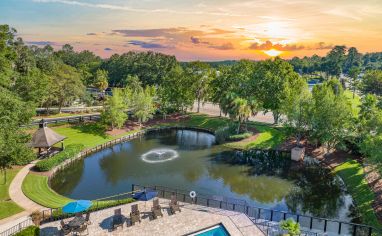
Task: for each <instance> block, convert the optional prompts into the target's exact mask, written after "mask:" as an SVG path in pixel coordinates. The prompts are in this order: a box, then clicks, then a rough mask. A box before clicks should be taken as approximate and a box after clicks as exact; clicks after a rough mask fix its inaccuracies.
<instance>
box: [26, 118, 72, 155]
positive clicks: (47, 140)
mask: <svg viewBox="0 0 382 236" xmlns="http://www.w3.org/2000/svg"><path fill="white" fill-rule="evenodd" d="M64 139H66V137H65V136H62V135H59V134H57V133H56V132H54V131H53V130H52V129H50V128H49V127H48V126H47V125H46V122H44V120H41V122H40V124H39V129H38V130H37V131H36V132H35V133H34V134H33V137H32V143H31V146H32V147H34V148H38V152H39V154H41V149H45V150H46V151H47V154H48V153H49V151H50V149H51V147H52V146H53V145H55V144H56V143H59V142H61V150H63V149H64V143H63V140H64Z"/></svg>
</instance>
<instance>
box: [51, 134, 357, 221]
mask: <svg viewBox="0 0 382 236" xmlns="http://www.w3.org/2000/svg"><path fill="white" fill-rule="evenodd" d="M132 184H139V185H143V186H153V185H158V186H166V187H169V188H176V189H184V190H188V191H191V190H193V191H195V192H196V193H197V194H208V195H218V196H224V197H228V198H235V199H240V200H245V201H246V202H247V203H248V204H249V205H253V206H257V207H264V208H272V209H277V210H284V211H291V212H297V213H300V214H307V215H313V216H320V217H327V218H335V219H341V220H342V221H352V220H353V218H354V213H353V211H354V207H353V203H352V202H353V201H352V198H351V196H350V195H349V194H347V193H346V191H345V189H344V187H343V184H342V182H341V180H340V179H339V178H337V177H335V176H333V175H332V174H331V173H330V171H328V170H326V169H324V168H321V167H320V166H318V165H316V164H309V165H306V166H304V167H301V166H296V164H294V163H292V162H291V161H290V160H289V159H286V158H282V160H281V159H280V158H263V159H261V158H259V159H258V160H256V161H255V163H252V164H248V163H242V161H240V160H237V152H235V151H232V150H230V149H227V148H224V147H223V146H221V145H215V137H214V136H213V135H212V134H209V133H205V132H200V131H193V130H186V129H184V130H175V129H167V130H164V131H157V132H151V133H148V134H146V135H145V136H142V137H141V138H137V139H134V140H131V141H128V142H125V143H121V144H117V145H115V146H113V147H111V148H107V149H105V150H102V151H100V152H98V153H95V154H92V155H90V156H89V157H87V158H85V159H83V160H80V161H77V162H75V164H73V165H70V166H69V167H68V168H65V169H64V170H62V171H60V172H58V173H57V174H56V175H55V177H54V178H53V179H52V181H51V187H52V188H53V189H54V190H55V191H56V192H58V193H59V194H62V195H64V196H67V197H70V198H73V199H90V200H92V199H98V198H103V197H107V196H111V195H115V194H119V193H125V192H128V191H131V187H132Z"/></svg>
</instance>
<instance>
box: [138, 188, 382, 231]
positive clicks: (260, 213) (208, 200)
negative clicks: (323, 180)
mask: <svg viewBox="0 0 382 236" xmlns="http://www.w3.org/2000/svg"><path fill="white" fill-rule="evenodd" d="M145 188H146V189H153V190H155V191H158V196H159V197H161V198H165V199H170V198H171V195H176V196H177V199H178V200H179V201H182V202H185V203H192V204H197V205H202V206H207V207H212V208H218V209H224V210H230V211H235V212H240V213H244V214H246V215H247V216H248V217H249V218H250V219H251V220H253V221H254V223H255V222H257V221H258V220H263V221H268V222H280V221H282V220H286V219H288V218H292V219H294V220H295V221H296V222H298V223H299V224H300V227H301V228H304V229H306V230H307V231H312V230H313V231H319V232H324V233H326V235H353V236H372V235H382V231H380V230H379V229H376V228H374V227H372V226H369V225H364V224H356V223H350V222H344V221H339V220H332V219H326V218H321V217H313V216H308V215H300V214H295V213H291V212H285V211H279V210H273V209H267V208H260V207H255V206H251V205H248V204H247V203H245V204H243V203H242V202H243V201H240V200H237V201H224V200H222V199H217V198H216V197H214V196H211V195H206V194H204V195H203V194H198V195H197V196H196V197H195V198H191V197H190V196H189V192H187V191H184V190H179V189H170V188H166V187H161V186H140V185H133V186H132V190H133V191H136V190H139V189H145Z"/></svg>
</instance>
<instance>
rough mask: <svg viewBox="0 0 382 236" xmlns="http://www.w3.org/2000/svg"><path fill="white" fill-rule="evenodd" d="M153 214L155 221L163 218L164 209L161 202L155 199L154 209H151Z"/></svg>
mask: <svg viewBox="0 0 382 236" xmlns="http://www.w3.org/2000/svg"><path fill="white" fill-rule="evenodd" d="M151 212H152V214H153V217H154V219H156V218H157V217H158V216H161V217H163V213H162V208H161V206H160V205H159V200H158V199H155V200H154V201H153V207H152V208H151Z"/></svg>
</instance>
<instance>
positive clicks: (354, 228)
mask: <svg viewBox="0 0 382 236" xmlns="http://www.w3.org/2000/svg"><path fill="white" fill-rule="evenodd" d="M353 235H354V236H356V235H357V226H356V225H354V226H353Z"/></svg>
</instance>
